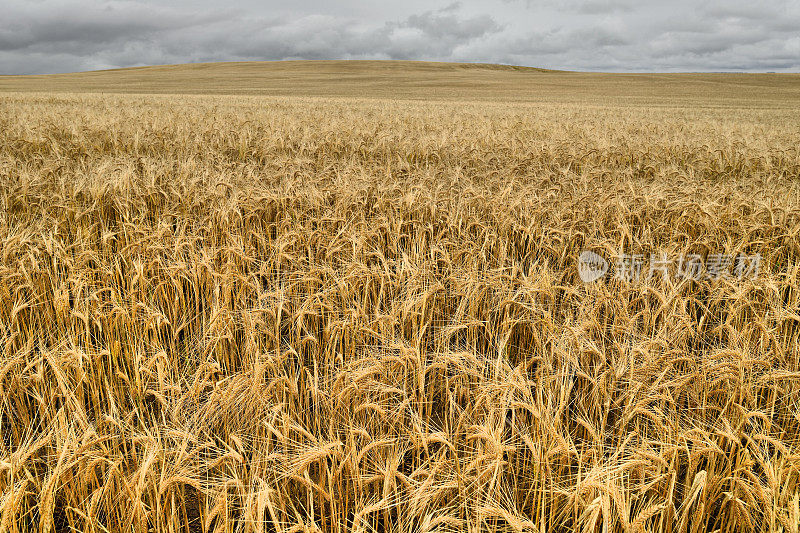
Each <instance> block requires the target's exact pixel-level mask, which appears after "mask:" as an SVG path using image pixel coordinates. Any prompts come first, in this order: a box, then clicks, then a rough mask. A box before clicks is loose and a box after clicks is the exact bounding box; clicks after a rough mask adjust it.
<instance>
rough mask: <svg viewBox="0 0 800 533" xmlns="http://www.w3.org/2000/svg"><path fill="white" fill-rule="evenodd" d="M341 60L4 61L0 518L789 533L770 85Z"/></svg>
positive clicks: (96, 527)
mask: <svg viewBox="0 0 800 533" xmlns="http://www.w3.org/2000/svg"><path fill="white" fill-rule="evenodd" d="M401 66H402V65H401ZM290 67H291V65H290V66H289V67H281V68H284V69H288V74H287V73H286V72H284V73H282V74H281V76H283V77H280V76H277V75H276V74H275V73H274V72H268V73H267V74H268V75H269V76H268V77H269V79H270V80H272V81H271V83H273V85H274V87H277V86H280V87H283V88H284V89H285V90H286V92H290V91H291V87H292V83H293V82H298V79H299V78H298V76H301V75H303V76H305V75H307V73H304V72H303V73H300V74H298V73H297V72H295V73H294V74H293V73H292V71H291V68H290ZM335 67H336V65H334V66H332V67H330V68H332V69H334V70H335ZM368 67H369V65H367V66H364V67H363V68H365V69H367V71H365V72H361V73H360V74H359V75H353V77H352V78H347V79H349V80H350V81H346V82H341V81H340V82H335V81H332V82H331V84H332V85H331V86H333V87H334V89H330V90H329V88H328V86H326V85H325V84H319V83H318V84H317V85H315V84H314V83H312V82H308V83H307V84H306V85H302V84H299V85H298V86H299V87H302V88H301V89H298V94H297V95H294V96H292V95H290V94H284V93H282V92H280V91H278V90H277V89H275V91H274V92H273V93H270V92H269V91H267V92H266V93H264V94H261V93H259V92H258V91H255V92H254V93H253V94H244V93H246V92H248V91H247V90H246V89H245V87H250V88H251V89H252V87H253V86H254V85H253V84H257V81H258V80H256V81H253V80H254V78H247V77H242V78H231V77H230V76H229V73H227V74H224V75H220V76H218V79H217V80H216V82H215V83H216V86H215V87H216V89H215V90H213V91H212V90H207V91H206V92H209V93H210V92H215V93H219V94H213V95H210V94H206V95H203V94H199V93H202V92H203V87H207V86H209V85H210V84H212V82H213V79H212V78H213V76H212V75H211V74H209V73H208V70H207V69H206V70H204V71H203V72H205V73H206V74H204V75H205V76H207V78H204V79H203V80H202V83H200V82H198V83H196V84H194V85H192V83H189V82H186V83H185V84H184V86H185V87H188V88H189V89H187V91H186V92H192V93H198V94H170V92H171V91H174V90H175V88H174V86H173V85H171V84H170V82H169V80H170V79H171V78H169V77H164V78H163V79H164V80H166V81H165V85H164V86H155V85H152V84H151V85H147V84H146V83H145V82H142V83H143V85H138V86H136V87H138V88H139V89H140V90H141V93H140V94H116V93H115V94H112V92H111V91H109V90H107V88H104V87H105V86H102V87H101V86H98V85H92V84H93V83H95V82H94V81H92V80H93V79H94V78H91V76H93V75H91V74H87V75H84V76H85V77H84V78H80V75H73V77H72V78H70V79H71V80H72V81H70V83H71V84H72V85H69V84H68V85H63V83H62V81H59V80H63V77H62V78H59V77H41V78H4V79H0V89H2V92H0V110H1V111H2V112H1V113H0V201H1V202H2V205H1V207H0V243H2V244H0V346H1V348H0V350H1V351H0V533H6V532H8V533H13V532H27V531H43V532H58V533H61V532H67V531H86V532H122V531H125V532H137V533H138V532H142V533H145V532H147V533H149V532H159V533H160V532H179V531H188V532H192V533H195V532H201V531H203V532H206V531H208V532H219V533H221V532H276V533H296V532H301V531H302V532H317V531H320V532H336V533H344V532H350V531H353V532H356V531H358V532H373V531H374V532H384V531H386V532H398V533H400V532H402V533H412V532H414V533H416V532H419V533H422V532H434V531H440V532H445V531H466V532H481V531H509V532H511V531H513V532H522V531H531V532H533V531H536V532H545V531H552V532H568V531H582V532H637V531H642V532H645V531H647V532H649V531H653V532H665V533H666V532H699V531H703V532H706V531H707V532H712V531H718V532H726V533H727V532H735V531H780V532H787V533H789V532H795V533H796V532H798V530H799V528H800V179H799V178H800V148H799V146H800V117H799V116H798V114H797V113H796V109H797V108H798V106H800V90H798V85H797V83H796V80H797V77H796V76H785V77H782V76H770V75H762V76H761V77H759V76H757V75H753V76H750V75H748V76H746V78H737V77H736V75H719V76H718V77H717V78H714V76H713V75H703V76H701V75H684V76H685V78H681V76H680V75H673V76H671V77H670V78H669V80H668V81H664V80H662V79H660V78H659V77H658V76H650V77H643V78H636V80H638V81H632V82H631V81H626V79H625V77H624V76H623V75H619V77H614V75H588V74H577V73H547V72H538V71H530V72H527V71H525V72H516V71H508V72H506V71H505V70H502V69H501V72H502V73H503V74H502V76H501V78H500V79H499V80H494V81H492V82H491V83H494V84H503V88H502V90H499V89H498V90H497V91H496V93H497V94H498V95H499V96H498V97H497V98H494V99H492V98H489V95H490V94H491V93H492V91H494V89H492V86H489V87H488V88H486V87H483V88H480V87H482V86H481V85H480V83H481V82H480V80H481V79H484V78H486V77H487V76H489V75H488V74H486V72H485V71H487V69H486V68H480V69H476V70H477V72H478V73H477V74H475V80H477V81H475V84H474V86H473V85H470V84H469V79H470V75H471V74H470V72H469V70H468V69H466V70H464V69H462V70H459V71H458V76H459V77H458V79H455V78H452V77H448V76H449V75H448V74H446V73H445V74H442V73H439V74H437V73H436V71H435V70H434V71H433V72H434V74H429V76H433V77H434V78H435V77H436V76H439V75H440V76H442V78H441V79H442V80H444V81H441V82H440V86H439V87H438V91H437V92H436V96H435V98H433V97H432V98H430V99H425V98H424V95H423V93H424V90H423V89H424V87H425V83H423V82H425V80H428V82H431V81H430V77H428V78H426V77H425V76H423V75H422V74H419V72H416V73H411V74H408V73H406V74H407V75H406V77H402V76H401V73H402V72H401V73H398V72H394V73H392V72H389V73H387V72H385V71H381V72H380V73H377V74H376V73H374V72H372V73H371V74H370V72H369V71H368ZM176 68H177V67H176ZM398 68H399V67H398ZM408 68H409V69H411V70H413V68H416V67H413V65H412V66H409V67H408ZM431 68H433V67H431ZM441 68H444V67H441ZM212 70H213V69H212ZM401 70H402V69H401ZM133 72H134V73H136V75H137V76H141V75H142V74H141V72H142V71H141V70H138V71H137V70H134V71H133ZM144 72H145V73H147V72H149V71H144ZM488 72H492V71H491V69H488ZM117 74H119V73H117ZM123 74H124V73H123ZM190 74H191V73H190ZM114 75H115V73H114V72H109V73H104V74H102V76H105V77H104V78H103V80H105V81H104V83H111V82H109V81H108V80H109V79H112V78H113V76H114ZM149 75H151V76H152V77H153V78H152V79H158V76H160V75H162V76H163V73H161V74H159V71H158V69H156V70H155V71H153V73H151V74H149ZM370 75H371V76H372V78H369V80H368V81H364V80H363V79H362V77H368V76H370ZM517 75H518V76H519V78H515V77H514V76H517ZM94 76H101V74H95V75H94ZM187 76H188V75H187ZM270 76H271V77H270ZM293 76H294V77H293ZM392 76H395V78H392ZM415 76H416V77H415ZM570 76H573V77H572V78H569V77H570ZM191 79H195V81H197V79H196V78H191ZM209 79H211V81H209ZM242 79H245V81H244V82H242V85H236V83H238V81H237V80H239V81H241V80H242ZM337 79H339V78H337ZM393 79H395V81H396V87H398V89H397V94H395V95H392V94H391V90H392V80H393ZM486 79H489V78H486ZM569 79H572V80H573V81H569ZM631 79H633V77H632V78H631ZM75 80H78V81H75ZM81 80H83V81H81ZM231 80H233V81H231ZM420 80H422V81H420ZM464 80H466V81H464ZM509 80H511V81H509ZM537 80H538V81H537ZM542 80H543V81H542ZM559 80H561V82H559ZM575 80H578V81H575ZM709 80H711V81H709ZM741 80H744V81H741ZM771 80H774V81H771ZM151 81H152V80H151ZM81 83H83V84H84V85H81ZM147 83H150V82H147ZM265 83H266V82H265ZM298 83H299V82H298ZM337 83H338V85H337ZM431 83H432V82H431ZM487 83H488V82H487ZM537 83H539V85H537ZM559 83H560V84H559ZM59 84H61V85H59ZM570 84H572V85H570ZM270 87H273V86H270ZM474 87H479V89H475V88H474ZM128 89H129V90H126V92H136V91H135V90H133V89H130V87H128ZM195 89H196V90H195ZM414 91H418V92H419V94H418V93H417V92H414ZM251 92H252V91H251ZM143 93H164V94H143ZM225 93H227V94H225ZM583 250H593V251H595V252H597V253H598V254H601V255H603V256H605V257H608V258H611V257H612V256H614V254H618V253H619V251H620V250H627V251H631V252H635V253H640V254H643V255H645V256H649V254H651V253H661V252H663V253H666V254H669V256H670V257H677V256H679V255H681V254H699V255H701V256H702V257H704V258H708V256H709V254H713V253H717V252H724V253H727V254H760V257H761V264H760V272H759V274H758V276H754V277H752V278H749V279H737V278H721V279H679V278H676V277H675V276H670V277H667V278H664V277H659V276H654V277H645V276H643V277H642V279H640V280H638V281H637V282H635V283H633V282H625V281H621V280H616V279H613V278H612V277H610V276H609V277H607V278H606V279H604V280H602V281H599V282H596V283H584V282H583V281H581V278H580V277H579V272H578V268H577V260H578V256H579V255H580V253H581V252H582V251H583Z"/></svg>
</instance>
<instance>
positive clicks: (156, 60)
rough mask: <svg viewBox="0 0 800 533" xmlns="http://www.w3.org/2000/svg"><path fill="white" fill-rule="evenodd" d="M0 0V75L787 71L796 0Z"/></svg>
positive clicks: (792, 56)
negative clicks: (415, 67) (204, 70)
mask: <svg viewBox="0 0 800 533" xmlns="http://www.w3.org/2000/svg"><path fill="white" fill-rule="evenodd" d="M218 5H219V4H218V3H216V2H211V1H204V0H201V1H195V2H189V1H183V0H179V1H177V2H172V3H170V5H168V6H165V5H163V3H158V2H155V1H150V0H122V1H119V0H115V1H92V0H37V1H19V0H5V1H4V2H3V4H2V6H0V73H2V74H17V73H20V74H23V73H24V74H28V73H31V74H34V73H51V72H72V71H79V70H95V69H103V68H114V67H127V66H139V65H152V64H165V63H186V62H200V61H249V60H277V59H419V60H435V61H466V62H492V63H508V64H519V65H528V66H538V67H545V68H558V69H573V70H606V71H631V72H636V71H666V72H669V71H726V70H746V71H798V70H800V36H799V35H798V33H797V28H798V27H800V2H797V1H795V0H766V1H764V2H760V3H758V4H757V5H756V4H754V3H753V2H745V1H739V0H729V1H724V2H723V1H710V2H705V3H703V4H702V5H698V4H697V3H696V2H693V1H689V0H678V1H677V2H673V3H671V5H669V6H667V5H665V4H663V3H661V2H648V1H638V2H634V1H631V0H565V1H555V0H541V1H535V0H493V1H484V2H477V1H467V0H465V1H463V2H456V3H452V2H442V3H441V4H440V5H436V4H435V3H431V2H422V1H417V0H407V1H406V2H403V3H402V4H393V5H380V4H376V3H372V2H361V1H355V0H351V1H346V2H338V3H335V4H334V3H331V2H322V1H318V0H299V1H296V2H294V3H293V4H292V5H291V7H287V4H285V3H278V2H256V1H255V0H250V1H243V2H238V3H236V4H230V5H231V6H232V7H222V8H221V7H218Z"/></svg>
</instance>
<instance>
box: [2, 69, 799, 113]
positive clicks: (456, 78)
mask: <svg viewBox="0 0 800 533" xmlns="http://www.w3.org/2000/svg"><path fill="white" fill-rule="evenodd" d="M0 91H5V92H8V91H24V92H30V91H37V92H38V91H41V92H104V93H145V94H152V93H156V94H231V95H272V96H330V97H366V98H392V99H425V100H437V99H448V100H449V99H470V100H484V101H492V100H495V101H529V102H570V101H580V102H583V103H585V102H587V100H590V101H591V100H594V101H596V102H597V103H598V104H603V103H608V102H616V103H625V104H630V105H637V104H640V105H682V104H685V103H688V101H690V102H691V103H693V105H698V104H699V105H703V104H706V105H726V103H727V104H736V105H739V106H741V105H742V103H743V102H745V103H747V104H750V105H756V106H770V107H772V106H777V107H785V106H797V105H798V102H800V74H777V75H776V74H723V73H713V74H603V73H580V72H567V71H556V70H546V69H540V68H532V67H519V66H510V65H495V64H480V63H433V62H423V61H262V62H232V63H193V64H184V65H162V66H152V67H133V68H122V69H112V70H100V71H92V72H79V73H73V74H50V75H38V76H0Z"/></svg>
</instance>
